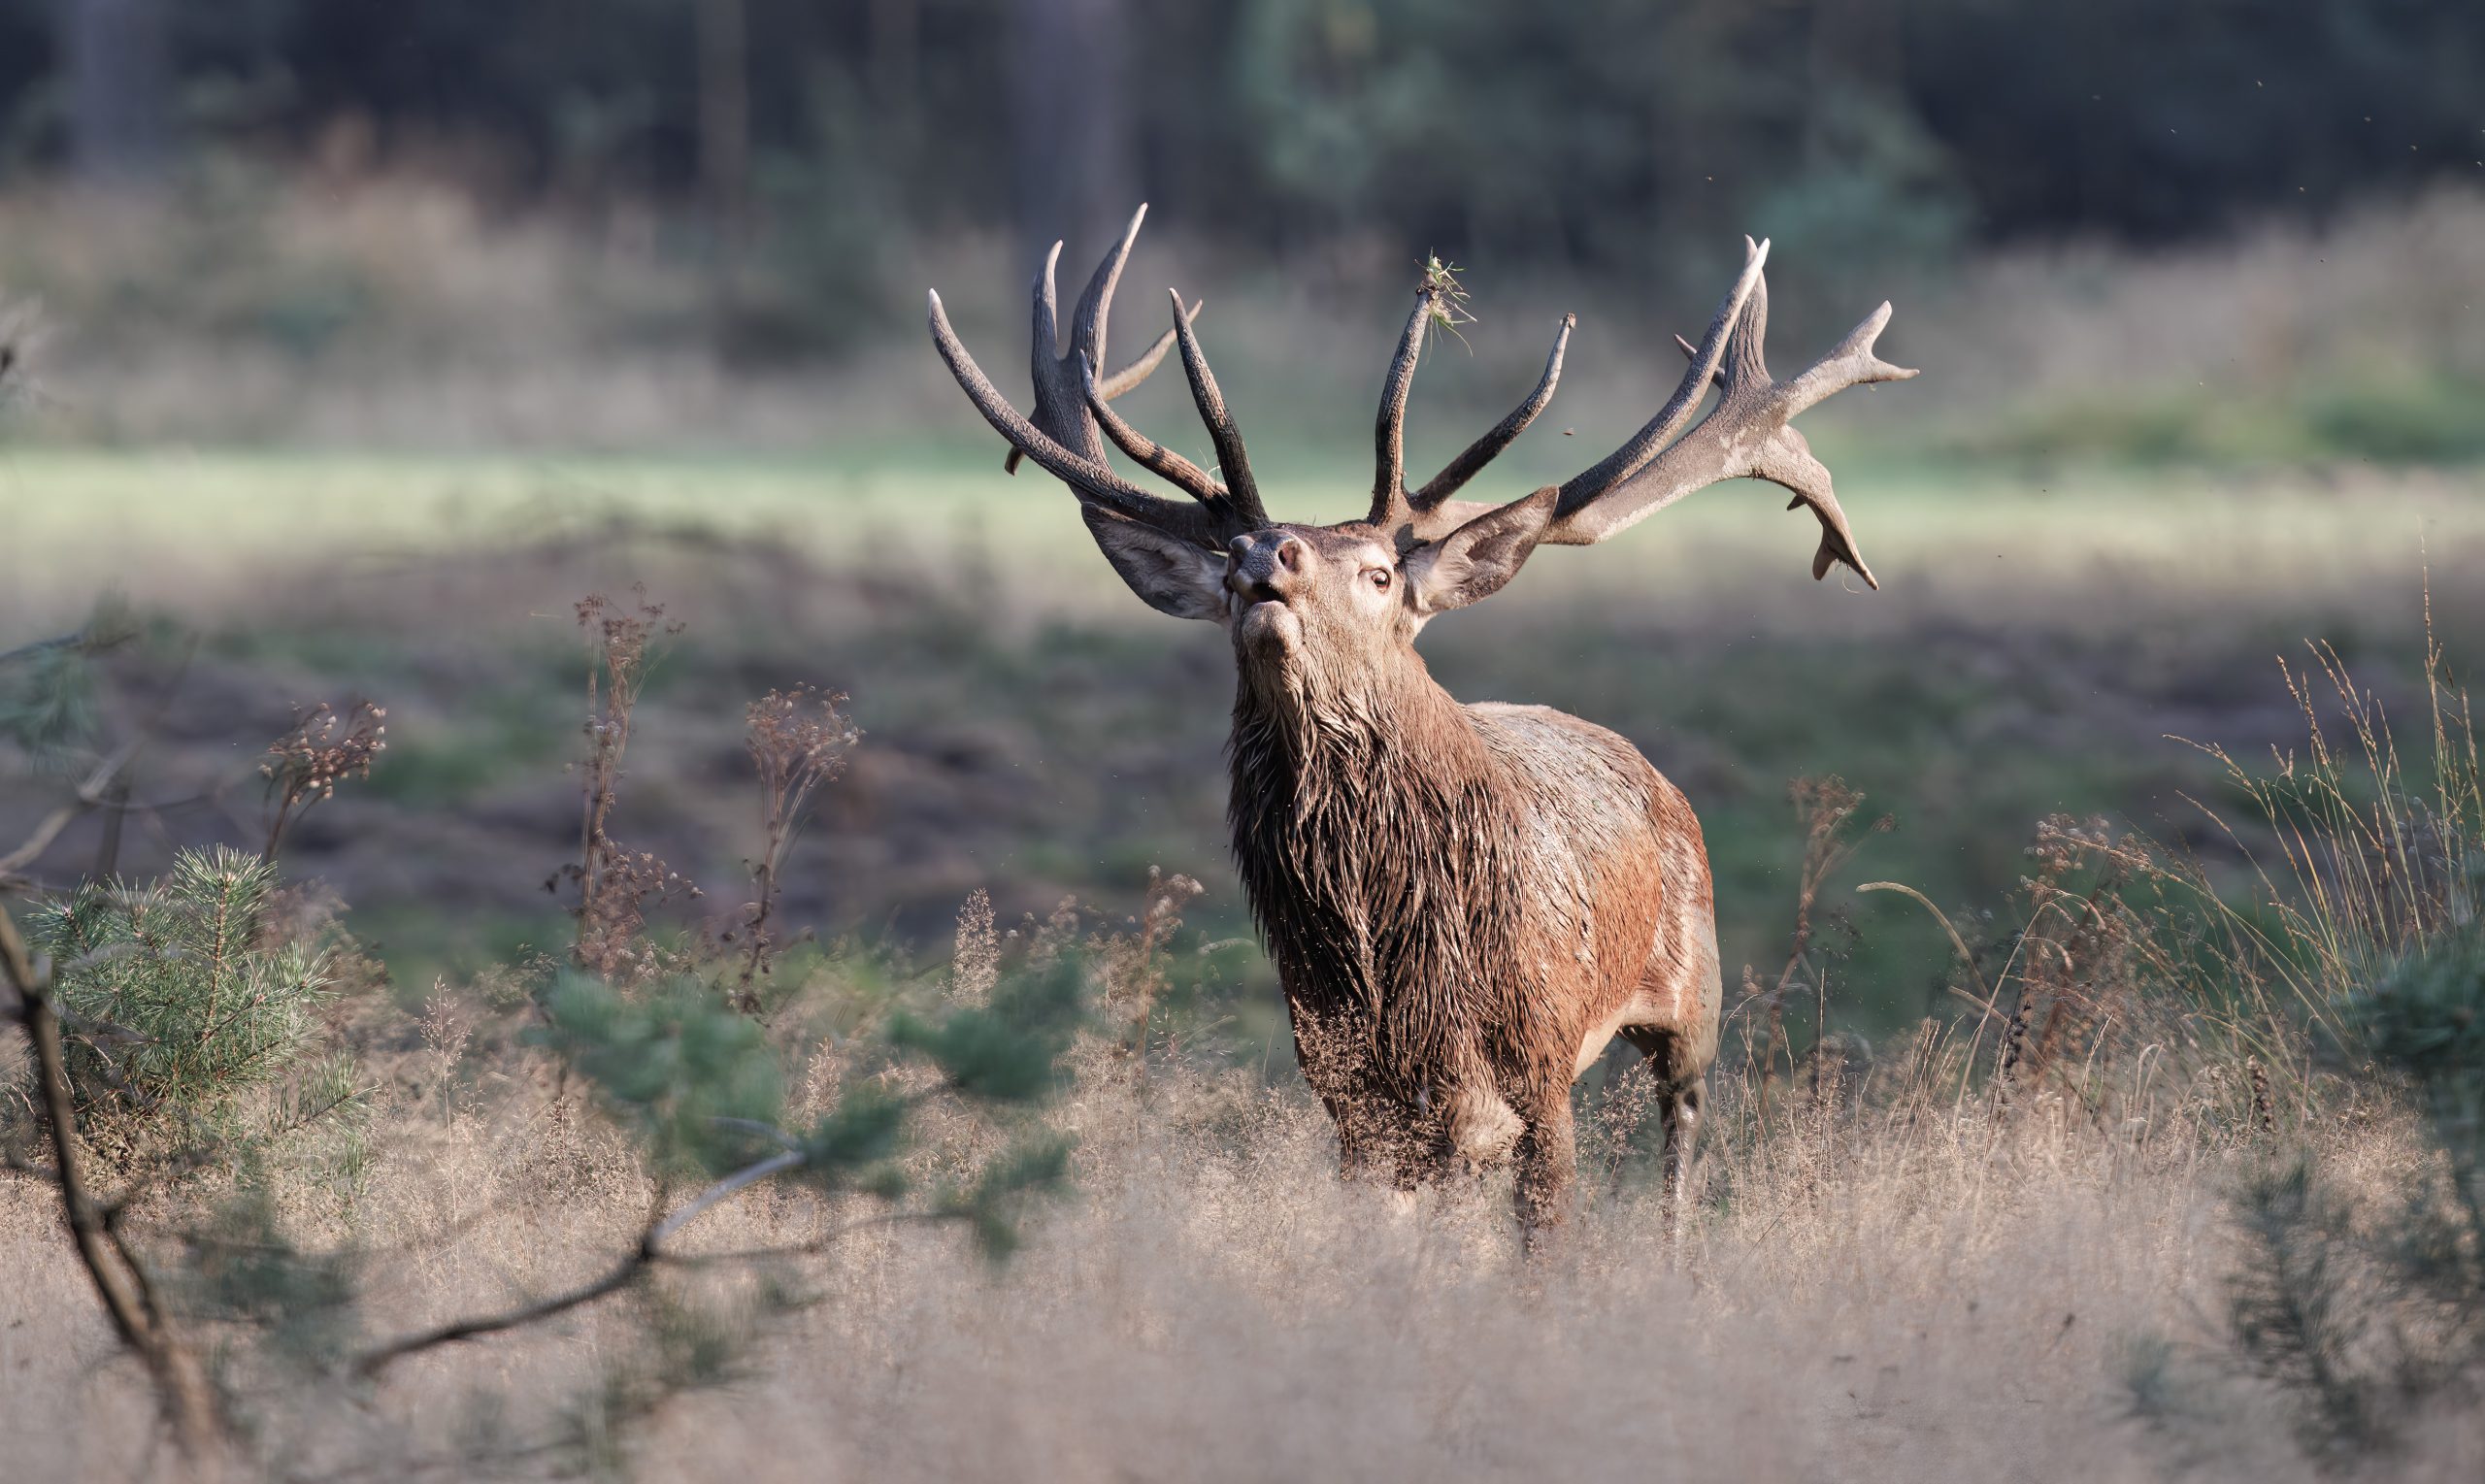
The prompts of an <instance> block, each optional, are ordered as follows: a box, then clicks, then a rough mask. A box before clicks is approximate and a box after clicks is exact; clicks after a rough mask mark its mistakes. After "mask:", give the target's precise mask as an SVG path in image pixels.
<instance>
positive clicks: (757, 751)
mask: <svg viewBox="0 0 2485 1484" xmlns="http://www.w3.org/2000/svg"><path fill="white" fill-rule="evenodd" d="M844 702H845V692H843V691H832V690H821V689H820V688H819V687H817V686H815V685H798V686H796V687H794V688H793V689H792V690H790V691H777V690H772V691H770V692H769V693H768V694H767V695H765V696H763V697H761V698H760V699H759V700H757V701H754V702H752V703H751V704H750V712H749V734H748V738H747V745H748V747H749V749H750V761H751V766H752V767H753V768H754V769H756V770H757V771H758V775H759V825H760V833H761V838H762V841H763V846H762V849H761V850H760V854H759V858H758V859H757V860H756V861H754V862H752V863H751V868H750V877H751V887H752V898H751V901H750V902H749V903H748V904H746V906H745V907H743V920H742V926H741V932H742V935H743V952H742V961H743V962H742V988H741V990H740V992H739V993H738V994H737V995H736V996H735V1003H736V1005H737V1006H740V1007H741V1008H742V1009H744V1010H746V1011H756V1010H757V1009H758V1008H759V1007H760V997H759V992H758V989H757V981H758V980H759V979H760V978H761V977H763V976H764V975H766V974H767V973H769V972H770V970H771V967H772V966H771V959H772V957H773V956H774V954H775V952H776V949H777V946H778V938H777V930H776V927H775V925H774V918H775V916H776V912H777V896H778V874H779V872H780V871H782V870H783V869H784V865H785V854H786V852H787V851H788V850H790V849H792V848H793V844H794V837H795V836H796V835H797V834H798V833H800V832H801V830H802V827H803V822H804V819H805V817H806V816H807V815H808V813H809V812H810V810H811V807H812V794H813V793H814V792H815V791H816V790H817V789H818V788H819V786H820V785H821V784H823V783H827V782H831V781H834V780H835V779H836V778H837V777H838V775H841V774H843V773H845V764H846V760H847V758H848V757H849V756H850V755H851V754H852V752H853V750H854V744H855V743H856V742H859V741H861V739H862V736H863V734H862V733H861V732H860V731H858V730H856V728H855V726H854V723H853V722H852V721H850V720H848V719H847V718H846V716H845V712H843V711H841V710H839V709H838V707H839V706H840V705H841V704H843V703H844ZM727 939H728V940H730V939H731V935H730V934H728V935H727Z"/></svg>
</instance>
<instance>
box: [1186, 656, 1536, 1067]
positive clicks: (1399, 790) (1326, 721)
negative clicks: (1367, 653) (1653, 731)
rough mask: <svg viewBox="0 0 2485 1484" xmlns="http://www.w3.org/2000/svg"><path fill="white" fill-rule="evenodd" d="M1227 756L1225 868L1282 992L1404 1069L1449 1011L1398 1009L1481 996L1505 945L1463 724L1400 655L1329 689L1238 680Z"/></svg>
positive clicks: (1494, 841)
mask: <svg viewBox="0 0 2485 1484" xmlns="http://www.w3.org/2000/svg"><path fill="white" fill-rule="evenodd" d="M1228 751H1229V759H1230V762H1231V766H1232V774H1233V794H1232V797H1231V799H1230V801H1229V803H1228V806H1227V811H1226V812H1227V819H1228V822H1229V823H1230V824H1231V825H1232V827H1233V832H1234V852H1235V857H1236V860H1237V863H1238V864H1239V866H1240V867H1241V871H1242V875H1243V886H1244V888H1245V890H1246V891H1247V892H1248V893H1249V895H1250V899H1251V911H1252V915H1253V917H1255V918H1256V919H1257V920H1258V922H1259V926H1260V930H1261V932H1262V934H1263V935H1264V936H1265V937H1266V938H1267V940H1268V943H1269V949H1270V953H1271V955H1272V956H1273V957H1274V958H1275V959H1276V964H1277V970H1278V973H1279V975H1280V976H1281V977H1282V978H1283V980H1284V981H1285V985H1286V988H1287V991H1288V992H1289V993H1290V994H1292V995H1294V996H1295V997H1297V999H1298V1000H1301V1001H1304V1002H1306V1003H1307V1005H1308V1006H1309V1007H1310V1008H1312V1009H1313V1010H1314V1011H1315V1012H1318V1013H1321V1014H1327V1013H1330V1012H1332V1011H1338V1010H1343V1011H1347V1012H1350V1013H1354V1014H1357V1015H1358V1017H1359V1018H1363V1019H1364V1023H1365V1024H1366V1025H1367V1026H1368V1027H1370V1028H1371V1029H1372V1030H1373V1031H1374V1032H1375V1033H1376V1034H1378V1035H1379V1036H1380V1037H1381V1038H1382V1039H1384V1040H1385V1041H1389V1042H1392V1043H1394V1049H1396V1050H1397V1051H1399V1052H1400V1053H1401V1055H1404V1056H1408V1057H1414V1056H1417V1055H1419V1054H1420V1052H1419V1045H1418V1043H1420V1042H1421V1041H1422V1040H1423V1039H1426V1030H1427V1024H1428V1023H1429V1022H1431V1021H1433V1020H1435V1019H1437V1018H1439V1017H1441V1016H1443V1015H1449V1014H1454V1013H1455V1006H1453V1005H1451V1004H1448V1003H1442V1004H1441V1005H1430V1004H1425V1005H1416V1004H1412V1003H1410V1001H1409V997H1410V994H1411V995H1412V996H1414V997H1417V998H1421V997H1423V996H1427V995H1434V996H1447V995H1457V994H1466V993H1474V992H1481V986H1482V985H1484V984H1485V982H1486V981H1487V980H1490V979H1492V978H1494V977H1495V976H1494V975H1491V974H1488V973H1481V972H1479V971H1480V969H1481V967H1482V964H1483V963H1484V962H1486V961H1488V960H1489V958H1490V957H1491V956H1492V955H1493V954H1495V953H1496V952H1499V951H1503V950H1505V949H1506V947H1507V945H1508V943H1509V942H1510V941H1511V940H1512V938H1513V936H1514V933H1513V927H1514V925H1513V924H1511V923H1510V922H1508V921H1507V920H1505V918H1506V914H1507V913H1508V909H1509V894H1508V893H1507V892H1505V891H1500V890H1497V889H1496V887H1497V885H1498V884H1499V883H1500V882H1501V881H1502V880H1503V878H1504V877H1505V875H1506V873H1507V868H1508V866H1509V865H1510V864H1511V863H1512V861H1513V860H1514V859H1515V853H1516V844H1515V842H1514V841H1510V840H1508V839H1507V838H1506V836H1507V834H1508V826H1507V825H1506V824H1505V823H1504V822H1503V821H1505V820H1507V818H1508V811H1507V809H1497V808H1493V807H1492V804H1493V801H1494V798H1495V796H1496V795H1497V794H1499V793H1500V792H1501V791H1503V790H1504V789H1506V788H1507V787H1508V783H1507V780H1505V779H1503V778H1501V777H1500V776H1499V770H1498V769H1497V767H1496V765H1495V762H1494V760H1493V758H1492V755H1491V754H1490V752H1489V751H1488V750H1487V749H1486V747H1485V745H1484V741H1483V739H1482V737H1481V736H1480V735H1479V734H1478V733H1477V732H1476V729H1475V724H1474V721H1473V720H1472V719H1471V718H1470V717H1469V715H1468V713H1467V711H1466V709H1464V708H1463V707H1461V706H1460V705H1459V704H1458V702H1457V701H1456V700H1455V699H1453V698H1452V697H1451V696H1450V694H1449V693H1448V692H1447V691H1445V690H1442V689H1441V686H1440V685H1438V684H1436V683H1435V682H1434V681H1433V679H1432V676H1430V675H1429V674H1428V673H1427V672H1426V671H1425V669H1424V666H1423V662H1422V661H1421V660H1419V659H1416V658H1414V657H1413V656H1412V655H1411V654H1409V655H1407V656H1405V662H1404V663H1402V664H1397V665H1392V666H1388V667H1384V668H1383V670H1382V671H1381V673H1379V674H1377V675H1375V676H1358V677H1357V678H1356V680H1355V681H1354V682H1353V684H1352V685H1351V686H1350V687H1348V688H1343V689H1336V690H1326V691H1323V690H1317V689H1312V688H1307V687H1305V686H1303V685H1301V684H1299V683H1286V682H1284V681H1282V680H1281V679H1280V678H1279V677H1277V676H1270V675H1254V674H1252V673H1249V672H1247V671H1246V673H1245V674H1244V675H1243V679H1242V684H1241V686H1240V688H1239V690H1238V692H1237V696H1236V701H1235V707H1234V733H1233V737H1232V739H1231V741H1230V742H1229V743H1228ZM1425 986H1429V987H1430V988H1422V987H1425ZM1452 986H1475V987H1476V988H1475V989H1462V988H1453V987H1452ZM1479 1008H1480V1006H1479ZM1367 1017H1368V1018H1367ZM1394 1059H1396V1058H1393V1060H1394Z"/></svg>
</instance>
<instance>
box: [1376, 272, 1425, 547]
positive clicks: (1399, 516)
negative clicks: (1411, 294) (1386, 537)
mask: <svg viewBox="0 0 2485 1484" xmlns="http://www.w3.org/2000/svg"><path fill="white" fill-rule="evenodd" d="M1441 294H1442V286H1441V280H1440V279H1439V278H1437V277H1436V276H1434V275H1432V274H1429V273H1428V274H1426V275H1425V276H1424V280H1423V282H1422V283H1420V284H1418V285H1417V286H1416V288H1415V309H1414V312H1413V313H1410V314H1408V316H1407V328H1406V329H1405V330H1403V331H1401V332H1399V336H1398V353H1397V354H1395V355H1393V356H1391V357H1390V358H1389V374H1388V375H1387V376H1385V377H1383V378H1381V379H1380V412H1379V415H1378V416H1377V417H1376V418H1375V420H1374V423H1373V430H1372V444H1373V472H1372V510H1371V511H1370V513H1368V514H1366V515H1365V516H1364V519H1365V520H1367V521H1370V522H1371V523H1372V524H1374V525H1376V526H1379V527H1380V528H1381V529H1383V530H1394V529H1396V528H1397V527H1399V526H1401V525H1404V524H1407V523H1408V517H1410V516H1411V515H1412V514H1413V513H1414V511H1412V510H1410V509H1409V508H1408V504H1407V393H1408V391H1409V390H1411V389H1412V388H1413V386H1414V384H1415V362H1416V360H1417V359H1418V358H1419V357H1420V356H1421V355H1422V354H1423V350H1424V324H1425V321H1427V320H1429V319H1431V318H1432V316H1433V313H1434V312H1435V311H1436V310H1437V309H1438V308H1439V307H1440V305H1441Z"/></svg>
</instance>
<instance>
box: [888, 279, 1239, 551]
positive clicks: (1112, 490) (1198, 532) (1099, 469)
mask: <svg viewBox="0 0 2485 1484" xmlns="http://www.w3.org/2000/svg"><path fill="white" fill-rule="evenodd" d="M930 304H931V314H930V317H931V325H932V344H933V345H934V346H935V347H937V348H938V349H939V350H940V352H941V359H942V360H943V361H944V362H946V363H947V365H948V368H949V375H950V376H952V377H954V378H956V379H957V383H958V388H959V389H960V390H961V391H964V392H965V393H966V394H967V400H968V401H970V402H973V403H974V404H975V406H976V411H977V412H981V413H982V414H983V420H984V421H985V422H988V423H990V424H991V425H992V430H993V431H994V432H996V433H998V434H1000V435H1001V436H1002V437H1003V438H1005V439H1007V440H1009V442H1010V445H1011V447H1013V448H1015V449H1017V450H1018V451H1020V452H1022V453H1024V454H1025V455H1026V456H1027V457H1029V458H1031V459H1033V460H1035V462H1036V465H1037V467H1038V468H1040V469H1042V470H1044V472H1045V473H1047V474H1049V475H1051V476H1052V477H1053V478H1057V479H1059V480H1061V481H1062V482H1063V483H1064V484H1067V485H1069V486H1070V488H1071V491H1072V492H1073V493H1074V494H1076V495H1077V496H1078V498H1079V500H1080V501H1081V502H1082V503H1084V504H1087V505H1091V506H1096V507H1101V508H1102V509H1104V510H1106V511H1110V512H1112V513H1113V514H1115V515H1119V516H1121V517H1123V518H1124V519H1128V520H1136V521H1140V522H1142V523H1143V524H1145V525H1149V526H1153V527H1155V528H1156V529H1157V530H1160V531H1163V532H1165V533H1166V534H1167V535H1170V536H1174V537H1176V538H1178V539H1180V540H1183V541H1187V542H1190V543H1191V544H1194V545H1198V546H1202V547H1205V548H1206V549H1208V550H1210V551H1221V550H1223V549H1224V547H1225V543H1226V542H1227V541H1228V540H1230V539H1231V537H1232V536H1233V535H1235V534H1239V533H1237V532H1234V531H1230V530H1228V529H1227V525H1228V522H1226V521H1221V520H1219V519H1217V518H1216V516H1217V512H1215V511H1210V510H1207V509H1204V508H1202V507H1199V506H1190V505H1176V504H1175V503H1174V502H1173V501H1171V500H1167V499H1164V498H1162V497H1161V496H1157V495H1151V494H1149V493H1148V492H1147V491H1145V490H1143V489H1141V488H1140V487H1139V486H1137V485H1135V484H1132V483H1130V482H1129V481H1127V480H1125V479H1123V478H1121V477H1120V476H1119V475H1116V474H1114V473H1113V472H1112V471H1111V470H1110V469H1108V468H1106V467H1105V466H1104V465H1103V464H1102V463H1101V462H1100V461H1098V460H1096V459H1091V458H1088V457H1085V456H1084V455H1082V454H1080V453H1079V452H1077V450H1075V449H1072V448H1068V447H1064V446H1063V445H1061V444H1060V443H1058V442H1057V441H1055V440H1054V439H1053V438H1052V437H1050V436H1049V435H1048V434H1046V433H1045V432H1044V430H1043V429H1041V428H1039V427H1037V426H1036V425H1035V424H1033V423H1031V422H1029V421H1028V420H1027V419H1026V418H1025V417H1022V416H1020V415H1019V413H1018V410H1017V409H1016V408H1013V407H1011V405H1010V401H1009V399H1008V398H1006V397H1004V396H1002V395H1001V393H1000V391H999V390H998V389H997V388H995V387H994V386H993V384H992V381H991V379H990V378H988V377H986V376H985V375H984V374H983V368H981V367H979V366H977V364H976V362H975V357H974V356H972V355H970V354H968V353H967V347H966V346H964V345H963V344H961V343H960V342H959V340H958V337H957V332H956V331H954V330H952V329H950V328H949V316H948V313H947V311H945V310H944V309H943V308H942V305H941V295H940V292H939V291H938V290H934V291H933V293H932V294H931V296H930ZM1080 407H1081V412H1080V413H1079V417H1080V422H1081V424H1082V425H1084V426H1088V427H1089V429H1090V436H1091V437H1093V430H1092V424H1088V423H1087V422H1086V414H1085V412H1084V411H1083V409H1084V399H1083V397H1082V399H1081V403H1080Z"/></svg>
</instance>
